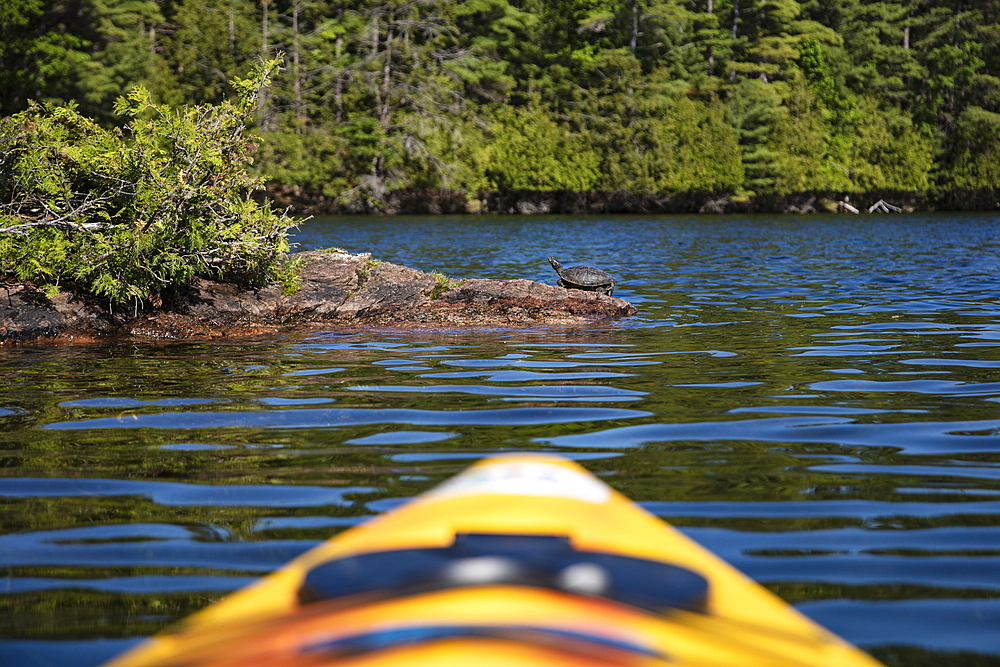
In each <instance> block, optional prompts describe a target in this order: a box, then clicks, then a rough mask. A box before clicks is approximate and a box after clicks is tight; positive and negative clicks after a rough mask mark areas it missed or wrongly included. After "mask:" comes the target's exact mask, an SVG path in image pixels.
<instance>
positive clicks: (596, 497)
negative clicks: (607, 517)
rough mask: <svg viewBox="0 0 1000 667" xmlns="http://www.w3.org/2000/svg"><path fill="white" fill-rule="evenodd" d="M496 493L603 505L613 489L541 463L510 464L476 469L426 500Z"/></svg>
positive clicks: (460, 476) (558, 467)
mask: <svg viewBox="0 0 1000 667" xmlns="http://www.w3.org/2000/svg"><path fill="white" fill-rule="evenodd" d="M486 493H496V494H501V495H510V496H546V497H550V498H571V499H573V500H582V501H584V502H587V503H594V504H595V505H600V504H602V503H604V502H607V500H608V498H610V497H611V487H609V486H608V485H607V484H605V483H604V482H602V481H600V480H599V479H596V478H595V477H593V476H591V475H590V474H588V473H583V472H578V471H576V470H570V469H569V468H564V467H562V466H560V465H554V464H551V463H544V462H541V461H510V462H498V463H490V464H487V465H481V466H475V467H473V468H470V469H469V470H466V471H465V472H463V473H461V474H459V475H456V476H455V477H453V478H451V479H450V480H448V481H447V482H444V483H443V484H441V485H440V486H438V487H436V488H434V489H432V490H430V491H429V492H427V493H426V494H425V495H424V498H425V499H427V500H443V499H445V498H453V497H455V496H471V495H478V494H486Z"/></svg>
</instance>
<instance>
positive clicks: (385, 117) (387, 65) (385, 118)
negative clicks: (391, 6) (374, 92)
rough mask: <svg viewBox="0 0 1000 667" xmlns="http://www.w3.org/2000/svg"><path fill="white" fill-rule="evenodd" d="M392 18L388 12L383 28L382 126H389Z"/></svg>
mask: <svg viewBox="0 0 1000 667" xmlns="http://www.w3.org/2000/svg"><path fill="white" fill-rule="evenodd" d="M392 18H393V14H392V12H391V11H390V12H389V20H388V21H387V23H388V25H387V26H386V30H385V62H383V63H382V109H381V113H380V120H381V121H382V127H385V128H388V127H389V84H390V82H391V81H392Z"/></svg>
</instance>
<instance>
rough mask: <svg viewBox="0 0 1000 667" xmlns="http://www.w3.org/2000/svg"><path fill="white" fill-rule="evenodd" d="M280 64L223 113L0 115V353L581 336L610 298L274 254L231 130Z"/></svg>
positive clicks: (623, 311)
mask: <svg viewBox="0 0 1000 667" xmlns="http://www.w3.org/2000/svg"><path fill="white" fill-rule="evenodd" d="M277 66H278V61H277V60H271V61H267V62H263V63H261V64H260V65H258V66H257V67H255V68H254V70H253V71H252V72H251V75H250V76H249V77H248V78H246V79H242V78H241V79H236V80H234V81H233V82H232V84H233V86H234V87H235V88H237V89H238V90H239V91H240V94H239V96H238V99H237V101H236V102H235V103H231V102H228V101H226V102H223V103H221V104H218V105H195V106H181V107H179V108H172V107H169V106H166V105H160V104H156V103H154V102H152V101H151V99H150V95H149V92H148V91H147V90H146V89H144V88H142V87H137V88H134V89H133V90H132V91H130V92H129V94H128V95H127V96H124V97H121V98H119V99H118V100H117V102H116V104H115V109H116V111H117V113H118V114H120V115H121V116H122V117H124V118H127V119H128V121H127V124H126V125H125V127H124V129H123V130H119V129H112V130H108V129H104V128H102V127H100V126H99V125H98V124H96V123H95V122H94V121H93V120H91V119H89V118H87V117H85V116H83V115H81V114H80V113H79V112H78V111H77V110H76V108H74V107H73V106H72V105H70V106H65V107H59V106H55V105H52V104H32V105H31V106H30V107H29V108H28V109H27V110H25V111H23V112H21V113H18V114H15V115H13V116H10V117H8V118H4V119H2V120H0V267H2V271H3V274H4V279H3V280H0V288H3V290H4V291H5V293H6V299H5V300H0V345H4V344H9V343H16V342H19V341H30V340H39V339H43V338H48V339H50V340H54V341H57V342H71V341H73V342H85V343H88V342H94V341H95V340H98V339H102V338H103V339H109V338H111V339H122V338H126V339H142V340H150V339H168V340H177V339H198V338H219V337H235V336H239V337H255V336H262V335H266V334H270V333H274V332H276V331H279V330H287V329H288V328H294V327H305V326H310V325H313V324H316V323H320V324H323V325H325V326H330V325H334V326H339V327H343V328H354V327H359V326H378V327H393V326H406V327H431V328H464V327H470V326H471V327H492V328H496V327H513V326H526V325H537V324H548V325H570V326H572V325H578V324H581V323H584V322H590V321H593V320H598V319H605V318H613V317H622V316H628V315H631V314H634V313H635V312H636V309H635V308H634V307H633V306H631V305H630V304H629V303H628V302H626V301H623V300H622V299H615V298H613V297H610V296H606V295H604V294H598V293H596V292H591V291H581V290H579V289H564V288H562V287H555V286H551V285H545V284H541V283H536V282H533V281H530V280H459V281H455V280H451V279H449V278H447V277H446V276H443V275H440V274H433V273H423V272H420V271H417V270H414V269H410V268H407V267H403V266H398V265H395V264H391V263H389V262H381V261H378V260H373V259H372V257H371V255H370V254H367V253H363V254H361V255H350V254H348V253H345V252H343V251H340V250H338V249H336V248H331V249H327V250H324V251H313V252H305V253H295V254H288V253H287V251H288V249H289V244H288V239H287V231H288V228H289V227H290V226H292V225H293V224H294V221H293V220H292V219H291V218H289V217H288V216H287V214H286V213H281V214H278V213H274V212H273V211H272V210H271V207H270V206H269V205H267V204H264V205H261V204H259V203H257V202H255V201H254V200H253V199H252V197H251V193H252V192H253V191H254V190H255V189H259V188H260V187H261V185H262V183H261V179H260V178H253V177H252V176H251V175H250V174H249V173H248V171H247V167H248V165H249V163H250V156H251V155H252V153H253V151H254V150H256V148H257V142H256V141H255V140H254V138H253V137H251V136H249V135H247V133H246V127H245V122H246V119H247V117H248V116H250V115H251V114H252V112H253V110H254V109H255V107H256V104H257V101H258V100H259V99H260V95H261V91H263V90H265V89H266V86H267V83H268V79H269V77H270V75H271V74H272V73H273V72H274V70H275V69H276V68H277Z"/></svg>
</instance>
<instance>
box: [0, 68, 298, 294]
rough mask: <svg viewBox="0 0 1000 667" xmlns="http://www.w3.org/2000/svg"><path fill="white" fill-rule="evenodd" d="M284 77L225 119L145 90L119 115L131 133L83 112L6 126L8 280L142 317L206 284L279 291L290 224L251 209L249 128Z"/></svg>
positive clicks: (19, 119) (1, 174)
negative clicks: (160, 301)
mask: <svg viewBox="0 0 1000 667" xmlns="http://www.w3.org/2000/svg"><path fill="white" fill-rule="evenodd" d="M277 66H278V61H269V62H266V63H262V64H260V65H259V66H257V67H255V68H254V70H253V71H252V73H251V75H250V77H249V78H247V79H239V78H238V79H235V80H234V81H232V85H233V87H234V88H235V89H236V91H237V93H238V99H237V101H236V102H223V103H222V104H219V105H205V106H184V107H180V108H177V109H172V108H170V107H167V106H164V105H160V104H155V103H154V102H152V101H151V99H150V95H149V93H148V92H147V91H146V90H145V89H144V88H141V87H137V88H134V89H133V90H132V91H131V92H130V93H129V94H128V95H127V96H126V97H122V98H119V99H118V101H117V103H116V104H115V113H117V114H118V115H119V116H124V117H126V118H128V119H129V120H128V124H127V125H126V127H125V131H122V130H119V129H115V130H107V129H103V128H101V127H100V126H98V125H97V124H96V123H95V122H94V121H92V120H90V119H88V118H86V117H84V116H82V115H81V114H80V113H78V112H77V111H76V108H75V106H73V105H69V106H63V107H59V106H53V105H44V104H34V103H33V104H32V105H31V106H30V108H28V109H27V110H26V111H23V112H21V113H19V114H16V115H14V116H11V117H8V118H4V119H2V120H0V271H2V272H3V273H4V274H6V275H7V276H8V277H11V278H15V279H18V280H24V281H31V282H34V283H36V284H38V285H39V286H40V287H42V288H43V289H46V290H47V291H49V292H51V291H53V289H54V288H55V287H56V286H59V287H62V288H65V289H68V290H70V291H74V292H79V293H85V294H92V295H95V296H99V297H104V298H107V299H108V300H109V302H111V303H112V304H118V305H122V304H131V305H134V306H135V307H136V308H138V307H139V305H140V304H142V303H143V302H144V301H146V300H149V299H153V298H156V297H158V296H159V295H161V294H162V293H163V292H165V291H166V290H168V289H170V288H172V287H176V286H178V285H181V284H183V283H184V282H186V281H189V280H191V279H192V278H193V277H195V276H204V277H208V278H213V279H216V280H222V281H230V282H237V283H242V284H247V285H260V284H265V283H267V282H269V281H271V280H273V279H274V278H275V272H276V267H277V263H278V261H279V259H280V258H281V255H282V253H283V252H284V251H285V250H287V248H288V244H287V240H286V232H287V229H288V227H289V226H290V220H288V219H287V218H286V217H285V215H283V214H281V215H279V214H275V213H272V212H271V211H270V209H269V208H267V207H266V206H263V207H262V206H261V205H259V204H257V203H255V202H254V201H253V200H252V199H251V197H250V195H251V192H253V191H254V190H255V189H257V188H259V187H260V181H259V179H255V178H252V177H250V176H249V175H248V173H247V164H248V163H249V162H250V160H251V158H250V156H251V155H252V154H253V152H254V150H255V149H256V145H255V143H254V141H253V140H252V139H251V138H250V137H248V135H247V134H246V132H245V126H244V122H245V120H246V119H247V118H248V117H249V116H250V114H251V113H252V112H253V111H254V109H255V104H256V99H257V94H258V92H259V91H260V89H261V88H262V87H263V86H265V85H266V84H267V82H268V79H269V77H270V74H271V73H272V72H273V71H274V70H275V69H276V68H277Z"/></svg>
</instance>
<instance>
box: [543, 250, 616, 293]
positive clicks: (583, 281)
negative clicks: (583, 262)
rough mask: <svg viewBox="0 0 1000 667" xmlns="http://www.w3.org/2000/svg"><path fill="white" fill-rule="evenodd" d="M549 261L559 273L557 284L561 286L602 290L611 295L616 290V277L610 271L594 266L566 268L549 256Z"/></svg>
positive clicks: (592, 290)
mask: <svg viewBox="0 0 1000 667" xmlns="http://www.w3.org/2000/svg"><path fill="white" fill-rule="evenodd" d="M549 263H550V264H552V268H553V269H555V270H556V273H558V274H559V281H558V282H557V283H556V284H557V285H559V286H560V287H566V288H568V289H579V290H587V291H590V292H601V293H602V294H607V295H609V296H610V295H611V294H612V293H613V292H614V291H615V279H614V277H613V276H612V275H611V274H610V273H606V272H604V271H601V270H600V269H595V268H594V267H592V266H571V267H569V268H565V269H564V268H563V266H562V264H560V263H559V261H558V260H557V259H555V258H554V257H549Z"/></svg>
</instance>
